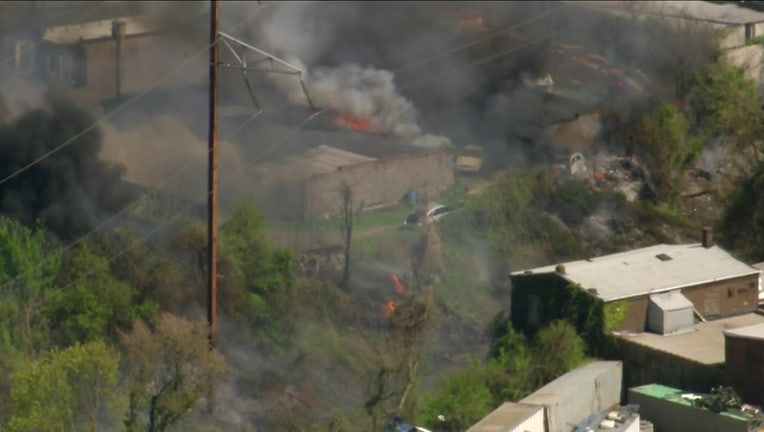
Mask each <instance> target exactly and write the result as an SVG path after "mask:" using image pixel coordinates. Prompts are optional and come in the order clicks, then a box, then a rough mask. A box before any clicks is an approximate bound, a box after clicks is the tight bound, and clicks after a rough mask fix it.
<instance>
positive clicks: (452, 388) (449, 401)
mask: <svg viewBox="0 0 764 432" xmlns="http://www.w3.org/2000/svg"><path fill="white" fill-rule="evenodd" d="M493 408H494V400H493V396H492V395H491V391H490V390H489V388H488V386H487V385H486V375H485V371H484V368H483V367H482V365H480V364H479V363H478V362H474V361H473V362H472V363H471V364H470V366H469V368H468V369H467V370H465V371H461V372H457V373H455V374H452V375H449V376H447V377H446V378H445V379H443V380H441V381H440V382H439V383H438V384H437V387H436V389H435V392H433V393H431V394H428V395H425V396H424V397H423V398H422V401H421V402H420V405H419V407H418V410H417V420H418V423H420V424H425V425H428V426H431V427H446V430H454V431H456V430H467V429H469V427H470V426H472V425H473V424H475V423H476V422H477V421H478V420H480V419H481V418H483V417H485V416H486V415H487V414H488V413H490V412H491V410H492V409H493ZM440 415H442V416H443V417H445V422H443V421H441V420H440V419H439V418H438V416H440Z"/></svg>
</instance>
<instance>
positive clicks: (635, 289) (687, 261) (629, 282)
mask: <svg viewBox="0 0 764 432" xmlns="http://www.w3.org/2000/svg"><path fill="white" fill-rule="evenodd" d="M564 266H565V274H564V275H563V276H564V277H565V278H566V279H568V280H569V281H571V282H574V283H577V284H580V285H581V286H582V287H583V288H586V289H595V290H597V292H596V295H597V296H598V297H599V298H601V299H602V300H604V301H613V300H619V299H624V298H629V297H635V296H639V295H643V294H649V293H657V292H665V291H671V290H674V289H678V288H683V287H687V286H693V285H698V284H702V283H708V282H715V281H719V280H724V279H730V278H734V277H740V276H747V275H752V274H758V273H759V271H758V270H756V269H754V268H753V267H751V266H749V265H747V264H744V263H742V262H740V261H738V260H737V259H735V258H734V257H733V256H732V255H730V254H729V253H728V252H726V251H725V250H724V249H721V248H719V247H718V246H712V247H710V248H704V247H703V246H702V245H700V244H688V245H665V244H661V245H656V246H650V247H646V248H642V249H635V250H632V251H629V252H622V253H617V254H612V255H605V256H601V257H597V258H592V259H590V260H581V261H573V262H569V263H564ZM555 267H556V266H553V265H552V266H545V267H539V268H536V269H532V270H523V271H518V272H514V273H512V275H514V276H519V275H524V274H531V273H533V274H535V273H553V272H555ZM528 272H530V273H528Z"/></svg>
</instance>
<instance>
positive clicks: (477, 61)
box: [0, 5, 575, 288]
mask: <svg viewBox="0 0 764 432" xmlns="http://www.w3.org/2000/svg"><path fill="white" fill-rule="evenodd" d="M261 6H262V5H261ZM258 9H259V7H258ZM548 13H549V12H547V13H546V14H548ZM250 16H251V15H250ZM247 19H249V17H248V18H246V19H245V20H244V21H246V20H247ZM244 21H242V22H241V23H239V24H237V25H236V27H238V26H239V25H241V24H243V22H244ZM574 27H575V26H569V27H566V28H564V29H561V30H558V31H556V32H553V33H551V34H548V35H546V36H544V37H542V38H538V39H535V40H533V41H531V42H528V43H525V44H522V45H520V46H516V47H513V48H511V49H508V50H505V51H502V52H499V53H495V54H492V55H488V56H485V57H482V58H480V59H478V60H476V61H473V62H470V63H467V64H465V65H462V66H459V67H456V68H453V69H451V70H448V71H446V72H444V73H441V74H438V75H435V76H431V77H429V78H427V79H424V80H420V81H417V82H414V83H411V84H409V85H406V86H403V87H400V88H399V89H401V90H403V89H409V88H413V87H416V86H419V85H422V84H425V83H427V82H430V81H433V80H436V79H440V78H442V77H444V76H447V75H450V74H451V73H454V72H458V71H460V70H463V69H465V68H468V67H471V66H475V65H478V64H481V63H485V62H487V61H491V60H494V59H496V58H500V57H503V56H506V55H508V54H511V53H513V52H516V51H519V50H521V49H524V48H527V47H529V46H532V45H535V44H537V43H539V42H542V41H545V40H548V39H551V38H553V37H555V36H557V35H559V34H562V33H563V32H566V31H569V30H571V29H572V28H574ZM210 47H211V45H210V46H208V47H207V48H205V50H206V49H209V48H210ZM205 50H203V51H201V52H204V51H205ZM199 54H200V53H197V54H196V55H199ZM433 57H436V56H433ZM132 100H133V99H131V100H130V101H128V102H126V103H129V102H131V101H132ZM259 114H260V112H258V113H256V114H254V115H253V116H251V117H250V118H249V119H247V120H245V121H244V122H243V123H242V124H240V125H239V126H238V127H237V128H236V129H235V130H234V131H233V132H232V133H231V134H229V135H228V136H227V137H225V138H224V140H228V139H231V138H232V137H233V136H234V135H235V134H236V133H238V132H239V131H240V130H241V129H243V128H244V127H245V126H246V125H247V124H249V123H250V122H251V121H253V120H254V119H255V118H256V117H257V115H259ZM319 114H321V111H318V112H315V113H313V114H312V115H310V116H308V117H307V118H306V119H305V120H304V121H303V122H301V123H300V124H299V125H298V126H296V127H294V128H292V129H291V130H290V131H288V132H287V133H286V134H284V135H283V136H282V137H281V138H280V139H278V140H276V141H275V142H274V143H273V144H271V145H270V146H269V147H267V148H266V149H265V150H264V151H263V152H262V153H261V154H259V155H258V156H256V157H255V158H253V159H250V160H249V161H247V162H245V164H244V165H243V166H242V167H240V168H239V170H238V171H237V172H236V173H234V174H232V177H229V178H227V179H225V181H223V184H228V183H229V182H230V181H232V180H233V179H234V178H237V177H238V176H239V175H240V174H241V173H242V171H243V170H244V169H246V168H247V167H248V166H250V165H252V164H254V163H257V162H258V161H259V160H260V159H262V157H264V156H265V155H266V154H267V153H269V152H270V151H271V150H272V149H274V148H275V147H276V146H277V145H278V144H280V143H282V142H284V141H286V139H287V138H288V137H289V136H291V135H292V134H294V133H296V132H297V131H298V130H300V129H302V128H303V127H304V126H305V125H307V124H308V123H310V122H311V121H312V120H313V119H314V118H315V117H316V116H318V115H319ZM191 165H193V163H189V164H187V165H186V166H184V167H182V168H181V169H180V170H178V171H176V172H175V173H174V174H172V175H171V176H170V177H168V178H166V180H165V183H166V182H169V181H170V180H172V179H173V178H175V177H177V176H178V175H180V174H181V173H182V172H184V171H185V170H187V169H188V168H190V166H191ZM4 181H5V180H4ZM2 183H3V181H0V184H2ZM207 195H208V194H205V196H207ZM200 198H201V197H200ZM138 201H140V200H138ZM138 201H136V202H138ZM132 205H133V204H131V205H130V206H132ZM130 206H128V207H126V208H124V209H122V210H121V211H120V212H119V213H118V214H116V215H114V216H113V217H112V218H110V219H109V220H108V221H106V222H104V223H102V224H100V225H99V226H98V227H96V228H94V229H93V230H91V231H90V232H89V233H87V234H86V235H84V236H82V237H80V238H79V239H77V240H76V241H75V242H73V243H72V244H70V245H68V246H67V247H66V248H64V249H63V251H67V250H69V249H71V248H72V247H74V246H75V245H76V244H78V243H80V242H82V241H84V240H86V239H87V238H88V237H89V236H91V235H93V234H94V233H95V232H97V231H99V230H101V229H103V228H104V227H105V226H107V225H108V224H109V223H111V222H113V221H114V220H115V219H116V218H118V217H119V216H120V215H122V214H124V213H125V212H126V211H127V210H128V209H129V207H130ZM195 207H196V204H192V205H190V206H189V207H188V208H186V209H184V210H181V211H179V212H176V214H175V215H174V216H173V217H172V218H171V220H170V221H167V222H164V223H162V224H160V225H159V226H157V227H156V228H155V229H154V230H152V231H151V232H149V234H148V235H146V236H145V237H141V238H139V239H137V240H135V241H134V242H133V243H132V244H131V245H130V246H128V247H127V248H125V249H123V250H121V251H120V252H118V253H117V254H116V255H114V256H112V257H111V258H109V260H108V262H109V263H111V262H112V261H113V260H115V259H117V258H118V257H119V256H121V255H123V254H125V253H126V252H127V251H128V250H129V249H132V248H133V247H135V246H136V245H137V244H138V243H140V242H143V241H145V240H147V239H148V238H150V237H152V236H153V235H154V234H156V233H157V232H158V231H159V230H161V229H162V228H164V227H166V226H168V225H170V224H171V223H174V222H175V221H176V220H178V219H179V218H180V217H181V216H183V215H184V214H185V213H187V212H188V211H190V210H192V209H193V208H195ZM45 262H46V261H43V262H42V263H41V264H39V265H38V266H37V267H35V268H33V269H30V270H28V271H27V272H24V273H22V274H20V275H18V276H17V277H16V278H14V280H13V281H11V282H9V283H7V284H5V285H4V286H3V287H2V288H6V287H7V286H9V285H10V284H11V283H13V282H15V281H17V280H18V279H19V278H20V277H21V276H23V275H24V274H27V273H28V272H29V271H32V270H35V269H37V268H39V267H40V266H42V265H43V264H44V263H45ZM92 273H93V272H88V273H86V274H85V275H83V276H82V277H80V278H78V279H77V280H75V281H74V282H72V283H70V284H68V285H67V286H66V287H69V286H71V285H72V284H75V283H77V282H79V281H80V280H82V279H83V278H85V277H87V276H89V275H90V274H92ZM66 287H65V288H66Z"/></svg>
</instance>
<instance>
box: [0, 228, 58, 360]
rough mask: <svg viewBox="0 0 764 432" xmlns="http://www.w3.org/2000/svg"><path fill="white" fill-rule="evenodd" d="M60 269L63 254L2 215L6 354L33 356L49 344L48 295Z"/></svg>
mask: <svg viewBox="0 0 764 432" xmlns="http://www.w3.org/2000/svg"><path fill="white" fill-rule="evenodd" d="M60 266H61V254H60V251H59V250H58V249H56V248H55V247H54V246H53V245H51V244H50V243H49V242H48V240H47V239H46V232H45V229H44V227H43V226H42V225H40V226H38V227H37V228H35V229H30V228H26V227H24V226H22V225H21V224H20V223H19V222H17V221H14V220H12V219H9V218H6V217H4V216H0V284H2V285H1V288H0V312H2V313H0V343H2V346H3V350H5V352H6V353H12V352H25V353H27V354H31V353H33V352H34V351H35V350H36V347H40V346H44V345H45V344H46V341H47V331H48V326H47V318H46V317H45V316H44V314H45V310H44V299H45V293H46V290H47V289H48V288H50V287H51V285H52V284H53V281H54V280H55V277H56V274H57V273H58V271H59V268H60Z"/></svg>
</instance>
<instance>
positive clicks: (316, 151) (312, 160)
mask: <svg viewBox="0 0 764 432" xmlns="http://www.w3.org/2000/svg"><path fill="white" fill-rule="evenodd" d="M374 160H376V159H375V158H372V157H368V156H364V155H361V154H358V153H352V152H349V151H345V150H340V149H338V148H336V147H330V146H327V145H320V146H318V147H316V148H312V149H310V150H307V151H305V152H303V153H300V154H297V155H293V156H289V157H287V158H285V159H282V160H280V161H275V162H272V163H268V164H263V165H259V166H256V167H255V168H254V171H255V172H256V173H258V174H260V175H263V176H266V177H270V178H282V179H284V178H291V179H305V178H309V177H311V176H314V175H317V174H324V173H329V172H333V171H337V169H339V168H340V167H343V166H350V165H355V164H359V163H362V162H370V161H374Z"/></svg>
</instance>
